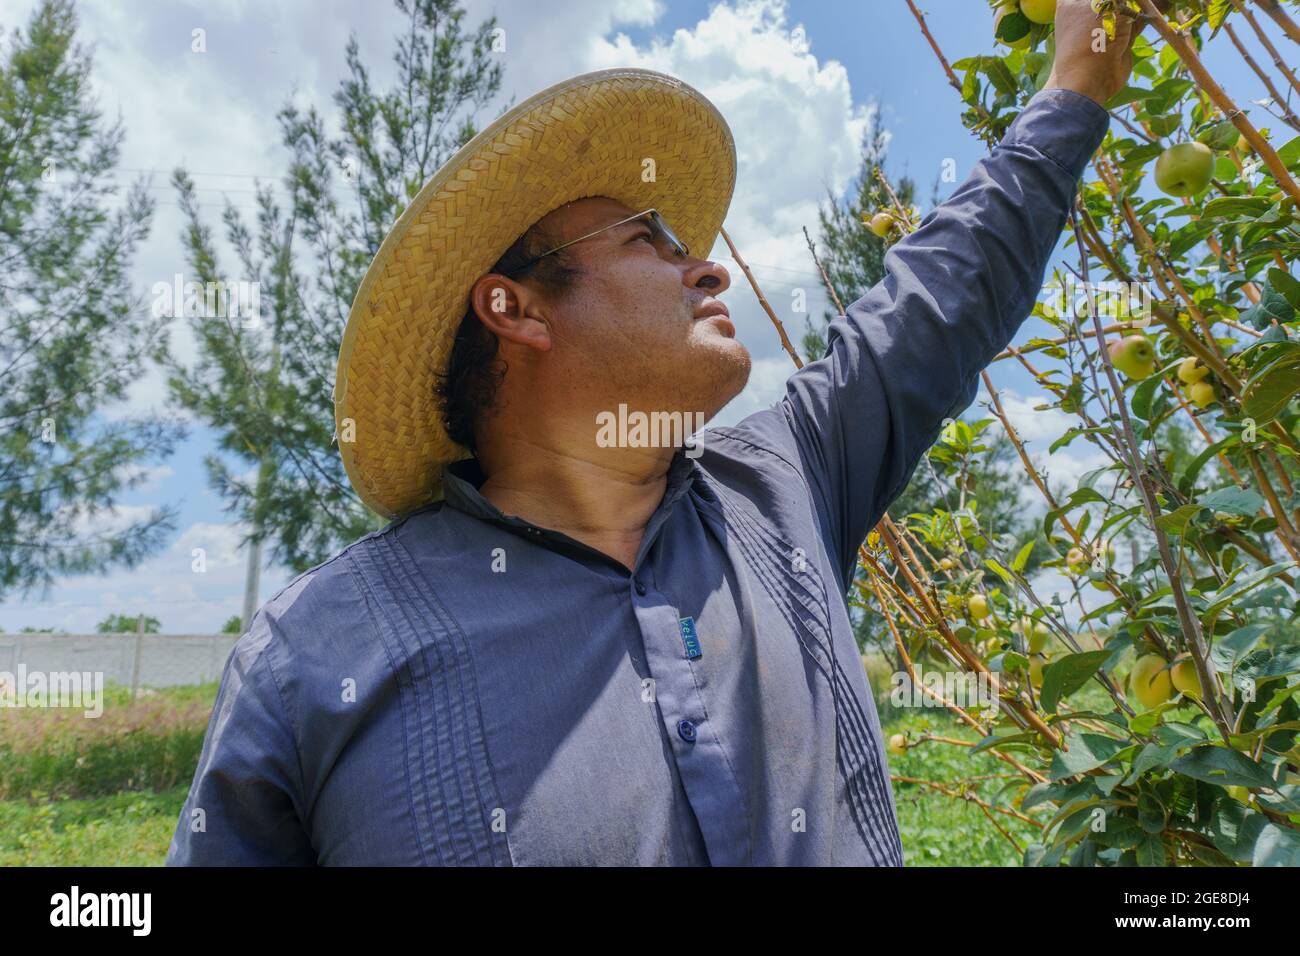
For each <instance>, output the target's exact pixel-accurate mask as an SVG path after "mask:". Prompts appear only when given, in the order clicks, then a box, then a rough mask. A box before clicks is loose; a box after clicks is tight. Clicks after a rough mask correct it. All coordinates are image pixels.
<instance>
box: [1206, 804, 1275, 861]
mask: <svg viewBox="0 0 1300 956" xmlns="http://www.w3.org/2000/svg"><path fill="white" fill-rule="evenodd" d="M1267 823H1268V818H1267V817H1265V816H1264V815H1263V814H1262V813H1256V812H1255V811H1254V810H1248V809H1247V808H1246V807H1245V806H1243V805H1242V804H1240V803H1238V802H1237V801H1236V800H1232V799H1229V798H1224V799H1222V800H1220V801H1219V803H1218V804H1217V805H1216V807H1215V810H1214V816H1213V817H1211V818H1210V839H1211V840H1213V841H1214V845H1215V846H1216V847H1218V848H1219V849H1220V850H1221V851H1222V852H1223V853H1225V854H1227V856H1228V857H1229V858H1231V859H1232V860H1234V861H1236V862H1238V863H1248V862H1250V861H1251V859H1252V858H1253V857H1254V854H1255V841H1256V840H1258V839H1259V834H1260V832H1261V831H1262V830H1263V829H1264V826H1265V825H1266V824H1267Z"/></svg>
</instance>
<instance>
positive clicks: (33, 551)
mask: <svg viewBox="0 0 1300 956" xmlns="http://www.w3.org/2000/svg"><path fill="white" fill-rule="evenodd" d="M76 31H77V19H76V14H75V12H74V10H73V7H72V4H71V3H70V2H69V0H45V2H43V3H41V5H40V6H39V7H38V8H37V9H36V11H35V13H34V14H33V15H32V17H31V19H30V21H29V22H28V25H27V27H26V30H25V31H22V30H16V31H14V33H13V34H12V35H11V36H10V37H8V38H7V42H6V44H5V48H4V49H3V52H0V594H3V593H4V592H5V591H7V590H10V589H17V590H19V591H21V592H24V593H25V592H27V591H30V590H32V589H34V588H42V589H46V588H48V587H49V585H50V583H51V582H52V580H53V578H54V577H55V576H56V575H60V574H75V573H85V572H90V571H99V570H103V569H104V568H106V567H108V566H110V565H113V564H124V565H127V566H131V565H134V564H135V563H137V562H138V561H140V560H141V559H142V558H144V557H145V556H146V555H148V554H149V553H150V552H152V551H153V550H154V549H156V548H157V547H158V546H159V545H160V544H161V543H162V541H163V540H164V537H165V535H166V534H167V532H168V531H170V530H171V529H172V528H173V526H174V512H173V511H172V510H171V509H169V508H155V509H152V510H151V511H150V512H149V513H147V514H144V515H142V516H139V517H132V516H130V515H129V514H128V513H124V512H123V511H121V510H120V509H119V508H118V507H117V506H118V501H119V497H120V495H121V493H122V492H124V491H126V490H128V489H130V488H132V487H135V486H137V485H138V484H139V483H140V482H141V481H142V480H143V479H144V478H145V477H146V474H147V472H146V466H147V464H148V463H150V462H152V461H155V460H158V459H160V458H162V457H164V456H166V455H167V454H169V453H170V451H171V449H172V447H173V445H174V443H175V442H176V441H177V440H178V439H179V438H180V437H181V436H182V434H183V430H182V428H181V426H180V425H179V423H178V422H176V421H174V420H172V419H169V418H167V417H164V416H142V417H133V418H114V419H111V420H109V419H106V418H105V417H104V416H103V415H102V414H99V412H100V410H101V409H102V408H103V407H104V406H105V405H107V404H111V403H112V402H114V401H116V400H120V399H122V398H123V397H124V396H125V392H126V388H127V386H128V385H129V384H130V383H131V382H133V381H135V380H136V379H137V378H139V377H140V375H141V374H142V372H143V370H144V368H145V367H146V363H147V362H148V361H149V359H151V358H153V359H157V358H159V357H161V356H162V355H163V354H164V352H165V348H166V326H165V319H160V318H155V317H154V316H153V315H152V314H151V310H149V309H147V308H144V307H142V302H141V301H140V297H139V296H138V295H137V294H136V293H135V291H134V290H133V288H132V284H131V282H130V279H129V271H130V265H131V259H132V255H133V253H134V251H135V248H136V246H137V244H138V243H139V242H140V241H141V240H142V239H143V238H144V237H145V236H146V235H147V233H148V230H149V224H150V219H151V217H152V213H153V203H152V200H151V199H150V198H149V196H148V194H147V192H146V191H145V189H144V187H143V185H142V184H139V183H137V184H135V185H134V186H133V187H131V188H130V189H128V190H126V191H125V193H124V194H121V195H119V187H118V185H117V184H116V183H115V180H114V178H113V171H114V168H115V166H116V164H117V162H118V155H119V151H120V148H121V143H122V139H123V129H122V126H121V123H120V122H118V123H116V124H113V125H108V124H106V123H104V122H103V121H102V118H101V114H100V113H99V111H98V110H97V108H96V106H95V103H94V100H93V98H92V96H91V79H90V76H91V66H92V64H91V57H90V54H89V53H88V52H87V51H86V50H85V49H84V48H82V47H81V46H80V45H78V44H77V43H76Z"/></svg>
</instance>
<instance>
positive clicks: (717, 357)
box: [693, 335, 753, 418]
mask: <svg viewBox="0 0 1300 956" xmlns="http://www.w3.org/2000/svg"><path fill="white" fill-rule="evenodd" d="M710 339H711V340H710V341H709V342H708V343H707V344H704V343H701V345H700V347H699V348H697V349H696V354H695V362H694V363H693V364H694V365H695V368H696V369H697V370H698V372H699V373H700V377H699V379H698V381H699V382H707V383H709V385H710V386H711V389H710V391H711V392H712V394H711V396H710V399H711V400H710V401H708V402H706V403H705V404H706V407H707V408H708V413H707V414H708V417H709V418H712V417H713V416H714V415H716V414H717V413H718V412H720V411H722V409H723V408H724V407H725V406H726V405H727V403H728V402H730V401H731V400H732V399H733V398H735V397H736V396H737V395H739V394H740V393H741V392H743V391H744V390H745V386H746V385H747V384H749V373H750V370H751V368H752V365H753V363H752V361H751V359H750V355H749V349H747V348H745V345H744V343H743V342H741V341H740V340H739V339H732V338H726V337H724V336H721V335H718V336H711V337H710Z"/></svg>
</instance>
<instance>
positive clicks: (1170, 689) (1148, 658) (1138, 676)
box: [1129, 654, 1174, 707]
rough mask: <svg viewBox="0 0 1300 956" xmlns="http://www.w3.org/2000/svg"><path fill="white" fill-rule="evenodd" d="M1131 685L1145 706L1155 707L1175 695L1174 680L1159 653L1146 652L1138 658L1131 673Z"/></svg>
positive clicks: (1134, 694) (1139, 700)
mask: <svg viewBox="0 0 1300 956" xmlns="http://www.w3.org/2000/svg"><path fill="white" fill-rule="evenodd" d="M1129 686H1130V687H1131V688H1132V690H1133V696H1135V697H1136V698H1137V699H1138V702H1139V703H1140V704H1142V706H1143V707H1155V706H1156V705H1157V704H1163V703H1164V702H1165V701H1167V700H1168V699H1169V698H1170V697H1173V696H1174V682H1173V680H1172V679H1170V677H1169V671H1168V669H1167V668H1166V665H1165V659H1164V658H1163V657H1161V656H1160V655H1159V654H1144V655H1142V656H1141V657H1139V658H1138V659H1137V663H1136V664H1134V665H1133V672H1132V673H1131V674H1129Z"/></svg>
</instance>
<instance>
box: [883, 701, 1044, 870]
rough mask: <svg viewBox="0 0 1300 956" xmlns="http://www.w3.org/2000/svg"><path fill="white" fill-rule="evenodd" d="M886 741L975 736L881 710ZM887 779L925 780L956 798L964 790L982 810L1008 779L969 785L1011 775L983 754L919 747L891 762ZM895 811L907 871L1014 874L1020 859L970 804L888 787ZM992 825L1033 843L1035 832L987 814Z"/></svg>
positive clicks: (914, 712) (941, 719)
mask: <svg viewBox="0 0 1300 956" xmlns="http://www.w3.org/2000/svg"><path fill="white" fill-rule="evenodd" d="M880 716H881V720H882V722H883V729H884V732H885V736H886V738H888V737H889V735H891V734H897V733H906V734H907V736H908V739H909V741H912V742H915V741H916V740H917V739H918V737H919V736H920V735H922V734H924V733H927V732H933V733H935V734H938V735H941V736H944V737H952V738H955V739H959V740H969V741H971V742H972V743H973V742H975V741H977V740H979V737H978V735H977V734H975V733H974V732H973V731H971V730H970V729H969V728H968V727H966V726H964V725H959V724H958V723H957V722H956V721H954V720H953V719H952V718H951V717H950V716H949V715H948V713H947V711H940V710H928V709H927V710H919V709H915V708H914V709H910V710H906V711H895V712H892V713H891V712H890V711H889V710H888V709H885V708H882V710H881V715H880ZM889 770H890V773H891V774H893V775H895V776H900V777H914V778H919V779H923V780H929V781H932V782H934V783H937V784H939V785H941V786H944V787H945V788H946V789H949V790H952V791H956V792H961V791H962V790H963V789H965V788H969V789H970V790H971V791H972V792H973V793H975V794H977V795H978V796H979V797H980V799H982V800H984V801H985V802H986V803H991V804H994V805H995V806H996V805H997V801H995V800H993V799H992V798H993V796H994V794H995V793H996V792H997V790H998V789H999V787H1001V786H1002V785H1003V784H1005V783H1007V782H1008V780H1009V779H1010V778H1005V779H990V780H975V779H974V778H977V777H983V776H985V775H993V774H1004V773H1010V772H1012V771H1011V768H1010V767H1008V766H1007V765H1006V764H1005V763H1003V762H1002V761H1000V760H998V759H997V758H996V757H993V756H991V755H989V754H975V755H972V754H971V753H970V751H969V750H968V749H967V748H964V747H956V746H953V745H952V744H943V743H935V742H929V743H922V744H919V745H918V746H914V747H910V748H909V749H908V751H907V753H905V754H903V755H902V756H896V755H894V754H890V755H889ZM894 803H895V806H896V807H897V809H898V826H899V831H900V833H901V835H902V839H903V858H904V861H905V862H906V864H907V865H908V866H1019V865H1020V864H1021V854H1020V853H1019V852H1017V851H1016V849H1015V847H1013V846H1012V845H1011V844H1010V843H1009V842H1008V841H1007V839H1006V838H1005V837H1003V836H1002V835H1001V834H999V833H998V831H997V829H995V828H994V826H993V825H992V824H991V823H990V822H989V820H988V817H986V816H985V814H984V812H983V811H982V810H981V809H980V808H979V806H978V805H977V804H975V803H972V802H970V801H967V800H960V799H956V798H954V797H950V796H947V795H945V794H943V793H940V792H939V791H937V790H934V789H932V788H930V787H926V786H924V785H921V784H914V783H903V782H901V781H897V780H896V781H895V782H894ZM990 812H992V813H993V814H994V816H995V818H996V819H997V821H998V825H999V826H1001V827H1002V828H1003V829H1004V830H1006V831H1007V832H1008V833H1009V834H1011V836H1013V837H1015V839H1016V841H1017V842H1018V843H1019V844H1020V846H1021V847H1023V846H1025V845H1026V844H1027V843H1031V842H1033V837H1034V835H1035V834H1036V833H1037V832H1038V829H1037V828H1036V827H1032V826H1030V825H1029V824H1026V823H1022V822H1021V821H1019V820H1016V819H1013V818H1011V817H1007V816H1005V815H1003V814H999V813H997V811H990Z"/></svg>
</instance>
